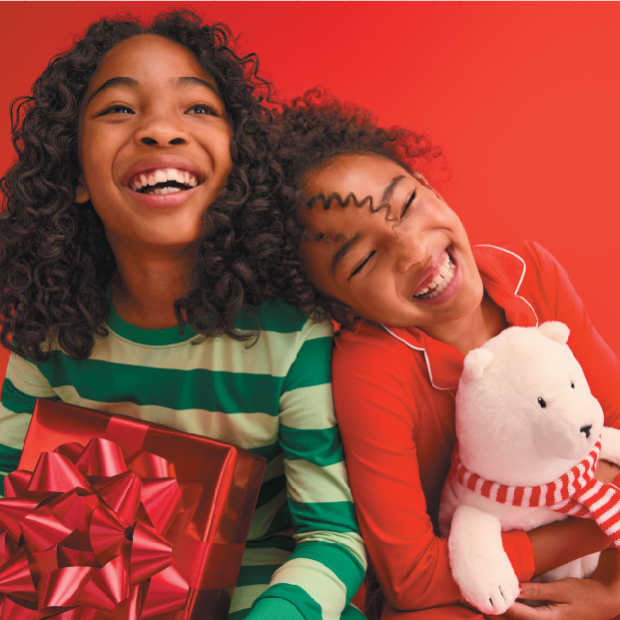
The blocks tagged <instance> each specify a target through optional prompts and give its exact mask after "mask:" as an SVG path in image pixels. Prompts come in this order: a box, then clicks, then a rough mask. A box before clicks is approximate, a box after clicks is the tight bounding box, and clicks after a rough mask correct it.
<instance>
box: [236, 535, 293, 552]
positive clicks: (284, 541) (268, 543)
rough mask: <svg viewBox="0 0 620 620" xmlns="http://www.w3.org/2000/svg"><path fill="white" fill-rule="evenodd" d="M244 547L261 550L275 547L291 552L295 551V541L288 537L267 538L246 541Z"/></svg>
mask: <svg viewBox="0 0 620 620" xmlns="http://www.w3.org/2000/svg"><path fill="white" fill-rule="evenodd" d="M245 546H246V547H252V548H259V549H260V548H262V547H275V548H276V549H284V550H285V551H293V549H295V541H294V540H293V539H292V538H289V537H288V536H282V535H278V536H268V537H267V538H261V539H260V540H248V542H247V543H246V545H245Z"/></svg>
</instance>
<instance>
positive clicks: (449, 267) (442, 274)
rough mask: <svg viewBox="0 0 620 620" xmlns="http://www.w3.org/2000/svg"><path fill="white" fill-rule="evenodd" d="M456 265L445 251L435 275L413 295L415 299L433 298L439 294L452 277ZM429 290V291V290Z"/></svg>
mask: <svg viewBox="0 0 620 620" xmlns="http://www.w3.org/2000/svg"><path fill="white" fill-rule="evenodd" d="M455 272H456V265H455V264H454V263H453V262H452V259H451V258H450V256H449V255H448V253H447V252H446V257H445V259H444V261H443V263H442V264H441V267H440V268H439V271H438V273H437V275H436V276H435V277H434V278H433V279H432V280H431V281H430V282H429V283H428V284H427V285H426V286H425V287H424V288H423V289H422V290H421V291H419V292H418V293H416V294H415V295H414V298H416V299H422V298H423V299H433V298H435V297H438V296H439V295H441V294H442V293H443V292H444V291H445V290H446V289H447V288H448V286H449V284H450V282H452V279H453V278H454V274H455ZM429 291H430V292H429Z"/></svg>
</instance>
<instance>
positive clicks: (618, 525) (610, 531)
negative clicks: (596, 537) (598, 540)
mask: <svg viewBox="0 0 620 620" xmlns="http://www.w3.org/2000/svg"><path fill="white" fill-rule="evenodd" d="M618 530H620V521H618V522H617V523H614V524H613V525H610V526H609V527H608V528H607V529H606V530H605V534H607V536H611V535H612V534H615V533H616V532H617V531H618Z"/></svg>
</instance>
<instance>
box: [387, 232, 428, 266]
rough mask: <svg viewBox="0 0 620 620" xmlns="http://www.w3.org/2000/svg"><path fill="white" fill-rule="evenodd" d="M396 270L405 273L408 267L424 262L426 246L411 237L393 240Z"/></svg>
mask: <svg viewBox="0 0 620 620" xmlns="http://www.w3.org/2000/svg"><path fill="white" fill-rule="evenodd" d="M394 243H395V251H396V269H398V271H402V272H405V271H407V270H408V269H409V268H410V267H412V266H413V265H415V264H416V263H419V262H420V261H422V260H424V257H425V256H426V244H425V243H424V242H423V241H422V240H420V239H419V238H414V236H413V235H407V236H403V237H402V238H398V239H396V240H395V242H394Z"/></svg>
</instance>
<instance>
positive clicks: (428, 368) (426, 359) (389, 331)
mask: <svg viewBox="0 0 620 620" xmlns="http://www.w3.org/2000/svg"><path fill="white" fill-rule="evenodd" d="M381 327H383V329H384V330H385V331H386V332H387V333H388V334H390V336H394V338H396V340H400V341H401V342H402V343H403V344H405V345H407V346H408V347H409V348H410V349H413V350H414V351H422V353H424V361H425V362H426V369H427V370H428V376H429V378H430V380H431V385H432V386H433V387H434V388H435V389H436V390H443V391H444V392H449V391H450V390H452V388H443V387H439V386H438V385H435V383H434V382H433V373H432V371H431V365H430V363H429V361H428V355H426V349H424V348H422V347H414V346H413V345H412V344H411V343H410V342H407V341H406V340H405V339H404V338H401V337H400V336H397V335H396V334H395V333H394V332H393V331H392V330H391V329H390V328H389V327H386V326H385V325H383V324H382V325H381Z"/></svg>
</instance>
